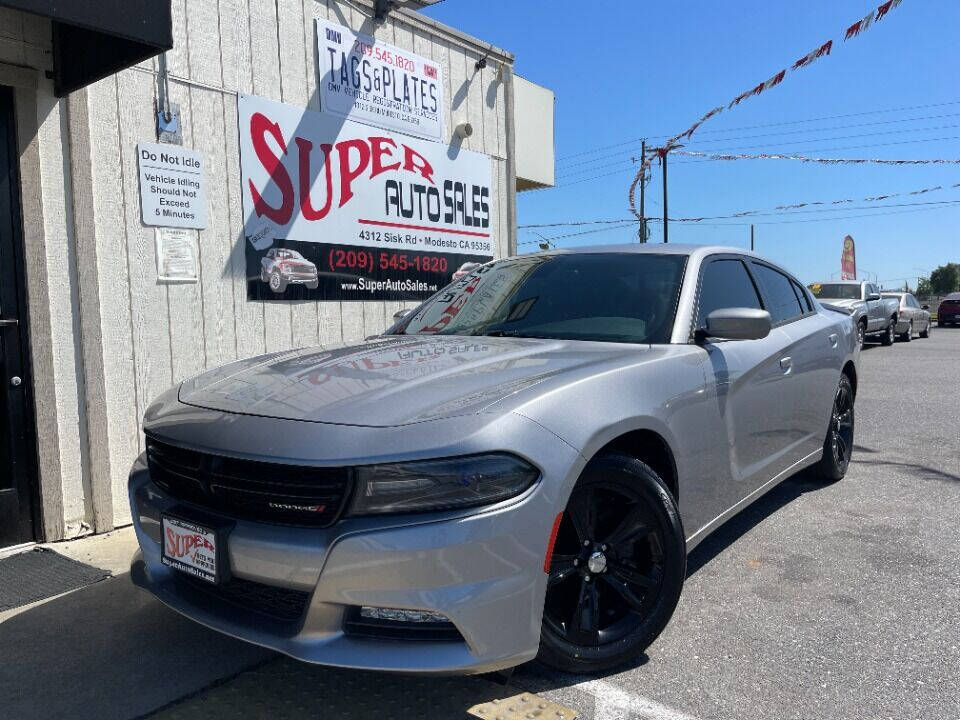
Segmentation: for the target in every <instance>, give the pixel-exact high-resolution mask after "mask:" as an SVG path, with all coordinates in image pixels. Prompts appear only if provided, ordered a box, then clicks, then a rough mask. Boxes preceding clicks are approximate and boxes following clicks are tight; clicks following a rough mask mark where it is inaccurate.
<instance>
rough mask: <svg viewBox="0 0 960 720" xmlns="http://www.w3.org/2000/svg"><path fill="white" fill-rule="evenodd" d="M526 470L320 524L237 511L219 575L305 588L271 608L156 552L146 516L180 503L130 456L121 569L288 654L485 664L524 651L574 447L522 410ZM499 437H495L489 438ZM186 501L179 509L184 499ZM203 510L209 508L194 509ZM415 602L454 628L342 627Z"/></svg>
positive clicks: (535, 633) (509, 662)
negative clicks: (527, 482)
mask: <svg viewBox="0 0 960 720" xmlns="http://www.w3.org/2000/svg"><path fill="white" fill-rule="evenodd" d="M510 423H514V424H517V425H520V424H522V425H523V426H524V427H523V429H522V432H519V431H520V428H519V427H518V428H516V430H517V432H515V433H511V434H514V435H516V436H517V437H521V436H522V437H526V438H528V439H529V438H530V434H531V433H533V434H534V435H536V442H534V443H533V444H532V445H533V446H534V447H536V448H537V452H536V453H535V454H536V456H537V457H531V456H529V454H528V455H527V459H528V460H531V461H532V462H534V463H535V464H537V465H538V467H540V468H541V471H542V475H541V478H540V481H539V482H538V483H537V484H535V485H534V486H533V487H532V488H531V489H530V490H528V491H527V492H526V493H524V494H523V495H521V496H520V497H519V498H516V499H514V500H511V501H507V502H505V503H501V504H499V505H496V506H493V507H490V508H483V509H479V510H474V511H473V512H467V511H462V512H460V513H459V514H451V513H447V514H440V515H438V514H433V515H421V516H415V515H410V516H406V517H400V516H395V517H380V518H346V519H343V520H341V521H340V522H338V523H336V524H334V525H333V526H331V527H328V528H304V527H290V526H281V525H270V524H265V523H257V522H250V521H242V520H237V521H235V523H234V524H233V527H232V529H231V530H230V532H229V535H228V536H227V539H226V553H227V557H228V560H229V568H230V573H231V575H232V577H233V578H239V579H240V580H242V581H247V582H251V583H257V584H258V585H259V586H262V587H265V588H268V589H269V588H279V589H280V590H281V591H295V592H297V593H299V594H301V595H308V597H309V599H308V601H307V602H306V607H305V610H304V612H303V614H302V616H300V617H298V618H297V619H296V620H292V621H291V620H285V621H280V620H278V619H276V618H274V617H268V616H266V615H264V614H262V613H260V612H258V611H256V610H253V609H250V608H248V607H244V606H242V605H238V604H236V603H234V602H231V601H228V600H227V599H225V598H224V597H223V596H221V595H219V594H218V593H219V591H217V590H215V589H213V586H210V587H209V588H207V587H204V586H202V583H201V581H196V580H192V579H189V578H187V577H186V576H184V575H183V574H181V573H179V572H178V571H176V570H173V569H171V568H169V567H167V566H166V565H164V564H163V563H162V562H161V559H160V555H161V549H160V515H161V513H162V512H165V511H168V510H172V509H173V508H175V507H176V508H178V514H181V515H182V514H183V512H184V508H187V506H184V505H182V504H180V505H178V503H177V501H176V500H175V499H173V498H171V497H169V496H167V495H166V494H164V492H163V491H162V490H161V489H160V488H159V487H158V486H157V485H155V484H154V483H153V482H152V481H151V479H150V475H149V471H148V469H147V466H146V463H145V460H144V457H143V456H141V457H140V458H139V459H138V460H137V462H136V463H135V464H134V466H133V469H132V470H131V473H130V480H129V497H130V503H131V507H132V510H133V520H134V525H135V529H136V533H137V539H138V541H139V544H140V551H139V552H138V553H137V554H136V556H135V557H134V559H133V562H132V565H131V578H132V580H133V582H134V583H135V584H136V585H138V586H139V587H141V588H144V589H146V590H148V591H149V592H151V593H153V594H154V595H155V596H156V597H157V598H159V599H160V600H161V601H162V602H164V603H165V604H166V605H168V606H169V607H171V608H173V609H174V610H177V611H178V612H180V613H182V614H184V615H186V616H188V617H190V618H192V619H193V620H196V621H198V622H200V623H202V624H204V625H206V626H208V627H210V628H213V629H215V630H218V631H220V632H223V633H226V634H228V635H231V636H234V637H237V638H240V639H242V640H246V641H249V642H252V643H255V644H258V645H261V646H264V647H268V648H272V649H274V650H277V651H279V652H282V653H285V654H287V655H290V656H293V657H295V658H298V659H300V660H304V661H307V662H312V663H320V664H324V665H332V666H339V667H346V668H357V669H366V670H381V671H399V672H411V673H433V674H470V673H481V672H489V671H492V670H498V669H502V668H506V667H511V666H514V665H518V664H521V663H523V662H526V661H528V660H530V659H532V658H533V657H535V656H536V654H537V650H538V647H539V642H540V622H541V615H542V610H543V597H544V593H545V591H546V575H545V573H544V571H543V565H544V554H545V552H546V545H547V541H548V536H549V533H550V530H551V527H552V523H553V520H554V518H555V517H556V514H557V512H559V511H560V509H562V507H563V505H564V503H565V501H566V496H567V494H568V493H569V489H570V487H572V484H573V482H574V481H575V479H576V477H577V476H578V475H579V472H580V469H581V468H582V465H583V459H582V457H581V456H580V455H579V453H577V452H576V451H575V450H574V449H573V448H571V447H570V446H569V445H567V444H566V443H564V442H563V441H561V440H560V439H559V438H557V437H556V436H554V435H552V434H551V433H549V432H547V431H546V430H544V429H543V428H540V426H538V425H535V424H534V423H531V422H530V421H528V420H526V419H524V418H520V417H519V416H512V417H511V418H509V419H508V424H510ZM498 449H502V448H498ZM187 512H188V513H189V508H187ZM208 515H209V513H208ZM358 606H373V607H379V608H391V609H397V608H399V609H410V610H429V611H433V612H438V613H442V614H443V615H445V616H446V617H447V618H449V620H450V621H451V622H452V623H453V625H454V626H455V628H456V630H457V631H458V633H459V636H460V637H459V639H440V640H429V639H419V638H411V639H399V640H398V639H377V638H371V637H363V636H357V635H354V634H351V633H349V632H347V631H346V630H345V629H344V621H345V618H346V617H347V616H348V614H349V612H350V611H351V610H352V609H355V608H357V607H358Z"/></svg>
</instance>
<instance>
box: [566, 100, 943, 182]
mask: <svg viewBox="0 0 960 720" xmlns="http://www.w3.org/2000/svg"><path fill="white" fill-rule="evenodd" d="M955 117H960V113H945V114H942V115H924V116H920V117H912V118H899V119H897V120H877V121H874V122H868V123H851V124H847V125H834V126H831V127H821V128H809V129H805V130H787V131H781V132H774V133H759V134H756V135H740V136H736V137H728V138H713V139H707V140H697V141H696V143H695V144H697V145H701V144H705V143H720V142H734V141H737V140H753V139H756V138H763V137H778V136H781V135H802V134H805V133H817V132H832V131H834V130H849V129H851V128H858V127H875V126H877V125H892V124H896V123H904V122H918V121H921V120H939V119H943V118H955ZM924 129H926V128H905V129H903V130H898V131H891V132H919V131H922V130H924ZM712 132H717V131H715V130H714V131H712ZM863 135H864V136H866V135H867V134H866V133H864V134H863ZM858 137H859V135H858ZM817 141H818V139H817V138H807V139H806V140H804V141H803V142H817ZM611 157H620V154H619V153H617V154H614V153H607V154H604V155H602V156H599V157H595V158H591V159H589V160H582V161H580V162H575V163H565V164H561V165H562V169H561V172H562V170H566V169H567V168H573V167H582V166H584V165H590V164H594V163H598V162H604V161H606V160H607V159H609V158H611ZM558 167H560V165H558Z"/></svg>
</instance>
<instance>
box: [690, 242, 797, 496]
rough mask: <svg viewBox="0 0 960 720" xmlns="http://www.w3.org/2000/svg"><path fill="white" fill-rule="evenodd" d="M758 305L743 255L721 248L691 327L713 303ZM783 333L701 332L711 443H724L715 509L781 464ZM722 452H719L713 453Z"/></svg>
mask: <svg viewBox="0 0 960 720" xmlns="http://www.w3.org/2000/svg"><path fill="white" fill-rule="evenodd" d="M728 307H747V308H757V309H760V308H763V303H762V301H761V299H760V294H759V291H758V290H757V288H756V285H755V284H754V281H753V278H752V277H751V275H750V273H749V272H748V271H747V266H746V264H745V261H744V259H743V258H742V257H740V256H736V255H719V256H713V257H711V258H708V259H707V261H705V263H704V265H703V267H702V269H701V276H700V285H699V290H698V300H697V313H696V315H695V317H696V318H697V320H696V327H697V328H702V327H704V326H705V320H706V317H707V315H708V314H709V313H710V312H712V311H713V310H718V309H721V308H728ZM787 343H788V339H787V337H786V336H785V335H784V334H783V333H782V332H780V331H779V330H774V331H773V332H771V333H770V334H769V335H768V336H767V337H765V338H762V339H760V340H720V339H716V338H709V337H708V338H706V340H705V341H704V342H703V349H704V352H705V353H706V359H705V361H704V366H705V372H706V375H707V383H706V388H707V392H708V393H712V394H713V396H714V397H713V399H714V400H715V403H716V404H715V406H714V407H715V409H716V412H717V421H716V423H715V425H716V428H717V429H716V436H715V438H713V443H712V444H714V445H716V446H717V447H722V448H724V449H725V451H726V452H725V453H723V455H724V456H725V459H726V460H727V466H726V467H717V468H716V476H715V477H716V488H715V497H716V502H717V508H716V513H717V514H720V513H721V512H723V511H724V510H727V509H728V508H730V507H732V506H733V505H735V504H736V503H738V502H739V501H740V500H742V499H744V498H745V497H747V496H748V495H749V494H750V493H752V492H753V491H754V490H756V489H757V488H758V487H759V486H761V485H763V484H764V483H765V482H767V481H768V480H770V479H771V478H772V477H773V476H775V475H776V474H777V473H778V472H780V470H781V469H782V467H783V460H782V455H783V448H784V446H785V445H786V444H788V442H789V438H787V437H785V435H786V433H787V430H788V428H787V427H786V426H785V423H784V419H785V415H784V411H783V408H782V406H783V402H782V395H783V392H784V387H783V386H784V385H785V384H786V381H787V379H788V378H787V375H786V373H785V371H784V369H783V367H781V359H782V358H783V356H784V350H785V348H786V345H787ZM720 455H721V453H718V457H719V456H720Z"/></svg>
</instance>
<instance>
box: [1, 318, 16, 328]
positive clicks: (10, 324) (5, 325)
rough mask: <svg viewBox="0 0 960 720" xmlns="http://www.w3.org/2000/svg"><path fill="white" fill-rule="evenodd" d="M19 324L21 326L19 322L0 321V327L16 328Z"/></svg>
mask: <svg viewBox="0 0 960 720" xmlns="http://www.w3.org/2000/svg"><path fill="white" fill-rule="evenodd" d="M19 324H20V321H19V320H4V319H0V327H16V326H17V325H19Z"/></svg>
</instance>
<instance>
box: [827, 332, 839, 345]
mask: <svg viewBox="0 0 960 720" xmlns="http://www.w3.org/2000/svg"><path fill="white" fill-rule="evenodd" d="M838 339H839V338H838V336H837V334H836V333H830V338H829V340H830V347H836V346H837V340H838Z"/></svg>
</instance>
